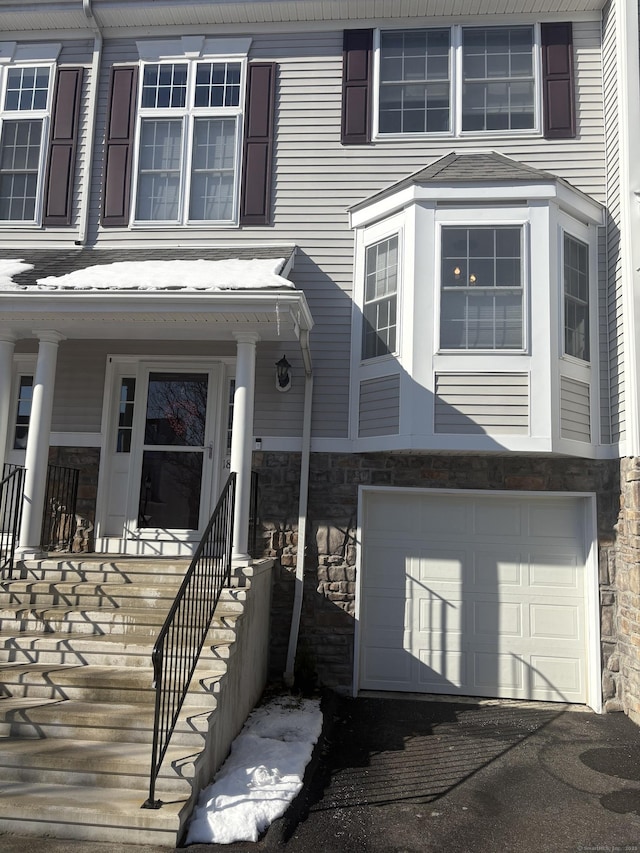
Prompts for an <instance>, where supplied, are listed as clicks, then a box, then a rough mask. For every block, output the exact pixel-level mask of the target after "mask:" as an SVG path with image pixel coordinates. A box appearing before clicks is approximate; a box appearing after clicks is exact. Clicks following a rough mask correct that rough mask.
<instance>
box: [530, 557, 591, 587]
mask: <svg viewBox="0 0 640 853" xmlns="http://www.w3.org/2000/svg"><path fill="white" fill-rule="evenodd" d="M583 577H584V573H583V571H582V568H581V567H580V568H579V567H578V559H577V556H576V554H575V553H566V552H564V553H563V552H559V551H538V552H537V553H536V554H535V556H532V557H531V560H530V565H529V586H531V587H532V588H534V589H535V591H536V592H538V593H540V594H542V593H544V592H545V591H546V592H547V593H550V594H553V595H563V594H566V593H567V592H568V593H569V594H570V595H575V594H576V593H582V588H583Z"/></svg>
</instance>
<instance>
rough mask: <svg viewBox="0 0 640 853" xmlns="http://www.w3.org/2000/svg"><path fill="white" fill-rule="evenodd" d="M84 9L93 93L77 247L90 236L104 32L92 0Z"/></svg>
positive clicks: (91, 92)
mask: <svg viewBox="0 0 640 853" xmlns="http://www.w3.org/2000/svg"><path fill="white" fill-rule="evenodd" d="M82 9H83V11H84V14H85V16H86V18H87V21H88V23H89V26H90V27H91V29H92V30H93V60H92V61H91V91H90V94H89V105H88V110H87V112H88V124H89V130H88V134H87V146H86V153H87V163H86V170H85V176H84V182H83V183H84V188H83V192H82V199H81V201H80V217H79V222H78V239H77V240H76V241H75V243H76V246H86V244H87V239H88V235H89V202H90V198H91V178H92V174H93V154H94V144H95V135H96V123H97V112H98V85H99V82H100V65H101V62H102V31H101V29H100V25H99V24H98V22H97V21H96V19H95V17H94V15H93V10H92V9H91V0H82Z"/></svg>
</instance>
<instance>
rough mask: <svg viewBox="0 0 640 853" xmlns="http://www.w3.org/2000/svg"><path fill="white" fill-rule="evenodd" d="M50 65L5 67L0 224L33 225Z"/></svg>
mask: <svg viewBox="0 0 640 853" xmlns="http://www.w3.org/2000/svg"><path fill="white" fill-rule="evenodd" d="M50 88H51V67H50V66H25V67H14V66H12V67H10V68H7V70H6V73H5V80H4V92H3V101H2V131H1V133H0V221H5V222H32V223H36V222H37V221H38V219H39V215H40V210H39V207H40V204H39V202H40V196H41V185H42V173H43V166H44V159H45V157H44V154H45V146H44V142H45V139H46V137H47V130H48V118H49V112H48V111H49V103H50V98H49V91H50Z"/></svg>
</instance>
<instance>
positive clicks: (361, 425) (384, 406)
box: [358, 375, 400, 438]
mask: <svg viewBox="0 0 640 853" xmlns="http://www.w3.org/2000/svg"><path fill="white" fill-rule="evenodd" d="M399 431H400V377H399V376H397V375H396V376H384V377H381V378H380V379H367V380H365V381H364V382H361V383H360V405H359V417H358V435H359V436H360V438H367V437H369V436H373V435H397V434H398V432H399Z"/></svg>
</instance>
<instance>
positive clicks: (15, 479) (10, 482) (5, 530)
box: [0, 464, 24, 569]
mask: <svg viewBox="0 0 640 853" xmlns="http://www.w3.org/2000/svg"><path fill="white" fill-rule="evenodd" d="M23 493H24V468H23V467H22V466H21V465H9V464H5V465H4V468H3V471H2V480H0V569H12V568H13V563H14V560H15V555H16V544H17V542H18V533H19V531H20V520H21V518H22V496H23Z"/></svg>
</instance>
